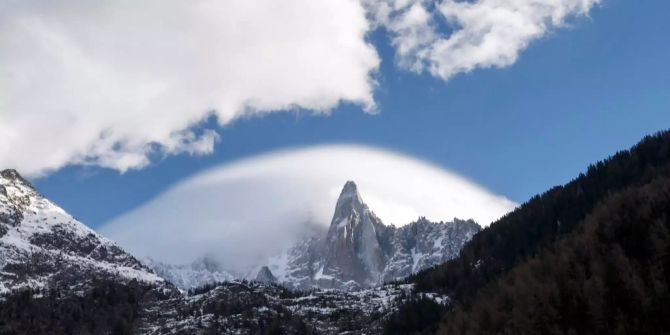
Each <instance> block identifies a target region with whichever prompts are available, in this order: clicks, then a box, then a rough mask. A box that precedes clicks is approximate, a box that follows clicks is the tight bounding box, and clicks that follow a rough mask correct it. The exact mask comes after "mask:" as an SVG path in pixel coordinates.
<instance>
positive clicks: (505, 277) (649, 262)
mask: <svg viewBox="0 0 670 335" xmlns="http://www.w3.org/2000/svg"><path fill="white" fill-rule="evenodd" d="M668 178H670V132H667V131H666V132H661V133H658V134H656V135H653V136H648V137H646V138H645V139H643V140H642V141H641V142H640V143H638V144H637V145H635V146H634V147H633V148H631V149H630V150H626V151H622V152H619V153H617V154H615V155H614V156H612V157H610V158H608V159H606V160H604V161H601V162H598V163H597V164H594V165H591V166H589V168H588V170H587V172H586V173H585V174H580V176H579V177H577V178H576V179H574V180H573V181H571V182H570V183H568V184H566V185H564V186H559V187H555V188H553V189H551V190H549V191H547V192H545V193H544V194H542V195H539V196H536V197H533V198H532V199H530V200H529V201H528V202H526V203H525V204H523V205H522V206H520V207H519V208H518V209H516V210H515V211H513V212H511V213H509V214H507V215H506V216H505V217H503V218H501V219H500V220H498V221H497V222H495V223H493V224H491V225H490V226H489V227H488V228H486V229H484V230H482V231H481V232H480V233H479V234H477V235H475V236H474V237H473V239H472V240H471V241H470V242H468V243H467V244H465V246H464V247H463V249H462V250H461V252H460V254H459V256H458V257H456V258H454V259H452V260H450V261H448V262H446V263H444V264H442V265H439V266H437V267H435V268H431V269H428V270H425V271H422V272H420V273H418V274H416V275H415V276H413V277H412V278H410V279H409V280H410V281H411V282H413V283H415V285H416V289H417V290H418V291H423V292H442V293H444V294H447V295H449V296H450V298H451V299H452V300H451V302H452V304H451V309H452V310H451V311H449V312H447V313H446V314H445V316H444V317H443V318H437V319H435V318H433V319H431V320H424V321H425V322H421V323H420V325H417V327H416V329H412V330H411V331H405V332H404V333H412V332H415V333H419V332H421V331H422V330H424V329H435V328H436V325H435V324H436V323H437V322H440V323H441V328H440V332H442V333H445V334H463V333H468V334H487V333H490V334H493V333H514V334H517V333H518V334H523V333H575V334H580V333H600V334H611V333H621V334H623V333H629V334H630V333H648V334H659V333H667V332H668V331H670V327H669V325H668V321H667V318H666V317H664V316H663V306H668V305H670V299H669V298H670V297H669V296H668V288H669V285H668V284H669V280H670V263H669V261H668V257H669V256H668V255H670V254H669V251H670V244H669V243H670V239H669V233H668V232H669V231H670V217H669V216H668V214H669V213H668V210H669V209H670V195H669V194H668V192H669V191H670V186H669V182H668ZM427 304H430V302H428V303H427ZM400 311H402V313H398V314H396V315H395V316H394V317H392V318H391V319H390V321H389V323H388V324H389V325H393V324H395V323H397V322H402V320H410V319H412V318H415V319H416V318H419V319H421V316H420V315H414V314H413V312H412V311H411V310H409V309H403V308H400ZM440 320H441V321H440ZM387 333H395V332H394V331H393V329H392V327H391V326H389V327H387Z"/></svg>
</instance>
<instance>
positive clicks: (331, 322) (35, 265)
mask: <svg viewBox="0 0 670 335" xmlns="http://www.w3.org/2000/svg"><path fill="white" fill-rule="evenodd" d="M0 176H1V177H0V234H1V235H0V267H1V272H0V293H1V294H2V295H3V300H4V301H3V303H1V304H0V313H2V314H0V315H3V316H10V317H5V318H3V319H2V320H0V333H13V332H18V333H23V332H28V333H49V332H56V333H75V334H99V333H110V332H112V333H133V334H134V333H140V334H162V333H183V334H194V333H196V334H197V333H208V332H212V331H214V332H215V333H268V332H272V331H273V330H281V331H283V332H288V333H301V334H302V333H339V332H342V331H345V330H346V331H348V332H350V333H371V332H372V333H375V332H380V331H381V329H382V326H383V322H384V320H385V317H386V316H387V315H389V314H390V313H392V312H393V311H394V309H395V308H396V306H398V305H399V304H400V303H401V301H403V300H404V299H406V298H407V297H408V296H409V295H411V291H412V285H411V284H405V283H402V282H401V281H402V279H403V278H405V277H407V276H408V275H410V274H413V273H416V272H417V271H420V270H422V269H425V268H428V267H431V266H436V265H438V264H440V263H443V262H444V261H446V260H449V259H451V258H453V257H455V256H457V255H458V252H459V250H460V249H461V247H462V246H463V245H464V244H465V243H466V242H467V241H468V240H470V239H471V238H472V236H474V235H475V234H476V233H477V232H478V231H479V230H480V229H481V228H480V226H479V225H478V224H476V223H475V222H473V221H472V220H468V221H463V220H458V219H455V220H454V221H453V222H446V223H444V222H437V223H434V222H430V221H428V220H426V219H425V218H419V220H417V221H416V222H412V223H410V224H408V225H405V226H403V227H400V228H397V227H395V226H386V225H384V224H383V223H382V221H381V220H380V219H379V218H378V217H377V216H376V215H375V214H374V212H372V211H371V210H370V209H369V208H368V206H367V205H366V204H365V203H364V202H363V200H362V199H361V196H360V194H359V192H358V189H357V186H356V184H355V183H354V182H352V181H350V182H347V183H346V184H345V186H344V188H343V190H342V193H341V195H340V197H339V199H338V201H337V204H336V206H335V213H334V215H333V219H332V223H331V225H330V227H329V228H328V230H327V231H325V230H319V229H316V230H313V231H312V232H311V233H310V234H307V235H305V236H303V238H301V239H300V240H299V241H298V243H296V244H295V245H294V246H293V247H291V248H289V249H288V250H286V251H285V252H283V253H282V254H279V255H276V256H275V257H272V258H271V259H269V260H268V262H267V264H259V265H258V267H257V271H255V272H254V273H252V274H240V273H234V272H231V271H226V270H225V269H224V268H223V266H222V265H220V264H218V263H217V262H215V261H213V260H212V259H211V258H208V257H203V258H201V259H198V260H195V261H194V262H193V263H191V264H188V265H173V264H165V263H162V262H158V261H155V260H152V259H144V260H142V261H140V260H138V259H137V258H135V257H134V256H133V255H130V254H129V253H127V252H125V251H124V250H123V249H122V248H121V247H119V246H118V245H116V244H115V243H114V242H112V241H110V240H109V239H107V238H105V237H103V236H101V235H99V234H98V233H96V232H94V231H93V230H91V229H90V228H88V227H87V226H85V225H84V224H82V223H80V222H78V221H77V220H75V219H74V218H73V217H72V216H71V215H69V214H67V213H66V212H65V211H64V210H63V209H61V208H60V207H58V206H57V205H55V204H54V203H52V202H51V201H49V200H48V199H46V198H44V197H43V196H42V195H40V194H39V192H38V191H37V190H35V189H34V188H33V186H32V185H31V184H30V183H29V182H28V181H27V180H26V179H24V178H23V177H21V176H20V175H19V173H18V172H16V171H15V170H4V171H2V172H1V173H0ZM321 233H325V234H323V235H320V234H321ZM425 296H426V297H428V298H429V299H432V300H434V301H436V302H437V303H439V304H444V303H446V302H447V298H446V297H444V296H439V295H435V294H431V293H428V294H425ZM101 299H102V300H101ZM55 306H58V307H55ZM31 310H34V311H42V312H44V314H42V313H35V314H33V315H30V314H26V312H27V311H31ZM46 310H54V312H53V313H46V312H45V311H46ZM101 313H102V314H104V317H103V318H101ZM47 314H48V315H47ZM61 314H63V315H61Z"/></svg>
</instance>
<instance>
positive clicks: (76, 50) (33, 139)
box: [0, 0, 600, 176]
mask: <svg viewBox="0 0 670 335" xmlns="http://www.w3.org/2000/svg"><path fill="white" fill-rule="evenodd" d="M599 1H600V0H478V1H455V0H285V1H281V2H278V1H274V0H254V1H250V0H225V1H221V0H192V1H181V0H161V1H158V0H147V1H130V0H114V1H113V0H100V1H81V0H79V1H78V0H74V1H72V0H70V1H65V0H53V1H40V0H22V1H2V2H0V166H3V167H14V168H17V169H19V170H21V171H22V172H23V173H25V174H28V175H32V176H38V175H43V174H45V173H48V172H50V171H53V170H57V169H59V168H61V167H63V166H66V165H69V164H81V165H95V166H100V167H106V168H112V169H116V170H118V171H121V172H123V171H126V170H128V169H135V168H141V167H144V166H146V165H147V164H149V163H150V157H153V156H155V155H159V156H164V155H172V154H181V153H186V154H194V155H198V154H208V153H211V152H212V151H213V148H214V144H215V143H216V141H217V140H219V136H218V135H217V133H216V132H214V131H213V130H202V129H198V130H194V129H197V128H198V127H194V126H196V125H198V124H200V123H201V122H202V121H203V120H205V119H207V118H208V117H211V116H214V117H215V118H216V119H217V120H218V122H219V124H221V125H226V124H228V123H230V122H232V121H234V120H236V119H238V118H240V117H244V116H249V115H262V114H265V113H270V112H275V111H282V110H287V109H297V108H300V109H306V110H311V111H313V112H315V113H327V112H328V111H329V110H331V109H332V108H333V107H335V106H337V105H338V104H339V103H340V102H342V101H346V102H351V103H355V104H358V105H360V106H362V108H363V109H364V110H368V111H371V110H374V98H373V93H374V88H375V82H374V78H373V77H374V75H375V73H376V71H377V69H378V66H379V62H380V59H379V56H378V54H377V51H376V50H375V47H374V46H373V45H371V44H370V43H369V42H368V41H366V35H367V34H368V33H369V32H370V31H372V30H373V29H376V28H378V27H384V28H385V29H386V31H388V32H389V33H390V35H391V41H392V44H393V47H394V48H395V52H396V61H397V63H398V65H399V66H401V67H403V68H406V69H410V70H412V71H415V72H428V73H430V74H431V75H433V76H436V77H439V78H442V79H444V80H447V79H449V78H451V77H452V76H454V75H455V74H457V73H462V72H469V71H472V70H474V69H476V68H488V67H505V66H508V65H510V64H513V63H514V62H515V61H516V60H517V58H518V57H519V54H520V53H521V52H522V51H523V50H524V49H525V48H526V47H527V46H528V45H529V44H530V43H531V42H532V41H534V40H537V39H539V38H541V37H542V36H544V35H546V34H547V33H548V32H549V31H551V30H552V29H553V28H556V27H561V26H564V25H566V24H567V22H569V20H570V19H571V18H574V17H579V16H584V15H587V14H588V12H589V11H590V10H591V8H593V7H594V6H595V5H596V4H597V3H599Z"/></svg>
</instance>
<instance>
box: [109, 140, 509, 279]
mask: <svg viewBox="0 0 670 335" xmlns="http://www.w3.org/2000/svg"><path fill="white" fill-rule="evenodd" d="M350 179H351V180H354V181H356V183H357V184H358V187H359V191H360V192H361V195H362V197H363V199H364V200H365V201H366V203H368V205H369V206H370V208H371V209H372V210H373V211H375V213H377V215H378V216H379V217H380V218H381V219H382V220H383V221H384V222H385V223H387V224H389V223H394V224H396V225H403V224H407V223H409V222H411V221H413V220H415V219H416V218H417V217H418V216H420V215H421V216H426V217H427V218H429V219H432V220H436V221H439V220H451V219H452V218H453V217H458V218H474V219H475V220H476V221H478V222H479V223H481V224H484V225H488V224H489V223H490V222H491V221H493V220H495V219H497V218H499V217H501V216H502V215H503V214H505V213H506V212H508V211H510V210H511V209H513V208H514V207H515V206H516V204H515V203H513V202H511V201H510V200H508V199H506V198H504V197H501V196H497V195H495V194H492V193H491V192H489V191H487V190H486V189H484V188H482V187H480V186H478V185H476V184H474V183H472V182H470V181H468V180H466V179H465V178H463V177H461V176H458V175H456V174H454V173H452V172H449V171H446V170H444V169H441V168H439V167H436V166H434V165H431V164H428V163H426V162H423V161H420V160H417V159H414V158H411V157H407V156H404V155H400V154H397V153H393V152H389V151H383V150H380V149H375V148H371V147H361V146H351V145H330V146H316V147H310V148H303V149H295V150H289V151H280V152H274V153H270V154H266V155H262V156H257V157H252V158H249V159H245V160H242V161H238V162H234V163H230V164H226V165H223V166H219V167H216V168H213V169H211V170H209V171H206V172H204V173H201V174H199V175H196V176H194V177H192V178H189V179H188V180H185V181H183V182H181V183H180V184H178V185H176V186H174V187H172V188H171V189H169V190H168V191H166V192H165V193H163V194H161V195H160V196H158V197H157V198H155V199H153V200H152V201H150V202H149V203H147V204H145V205H143V206H141V207H140V208H138V209H136V210H133V211H131V212H130V213H127V214H125V215H123V216H121V217H119V218H116V219H114V220H112V221H111V222H110V223H108V224H106V225H105V226H104V227H103V228H102V229H101V232H102V233H103V234H105V235H106V236H108V237H110V238H112V239H113V240H115V241H118V242H119V243H120V244H121V245H123V246H124V247H126V248H128V249H129V251H131V252H133V253H135V254H137V255H142V256H151V257H153V258H156V259H160V260H164V261H169V262H177V263H182V262H188V261H191V260H193V259H195V258H197V257H201V256H203V255H205V254H213V255H215V256H218V257H219V258H220V260H221V261H222V262H223V264H225V265H226V266H227V267H229V268H234V269H237V270H240V269H243V268H245V267H247V266H250V265H253V264H256V262H258V261H259V260H263V259H265V258H266V257H267V256H268V255H270V254H272V253H273V252H276V251H278V250H279V249H282V248H284V247H286V246H287V245H288V244H289V243H291V241H292V240H293V239H295V236H296V234H297V233H298V232H299V231H301V229H304V224H305V222H307V221H309V222H312V223H316V224H319V225H322V226H327V225H328V224H329V223H330V219H331V216H332V214H333V210H334V207H335V202H336V199H337V196H338V195H339V192H340V190H341V188H342V186H343V185H344V183H345V182H346V181H347V180H350Z"/></svg>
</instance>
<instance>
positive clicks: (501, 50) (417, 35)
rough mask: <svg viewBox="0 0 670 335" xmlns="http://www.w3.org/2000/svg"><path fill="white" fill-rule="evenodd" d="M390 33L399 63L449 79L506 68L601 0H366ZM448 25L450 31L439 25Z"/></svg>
mask: <svg viewBox="0 0 670 335" xmlns="http://www.w3.org/2000/svg"><path fill="white" fill-rule="evenodd" d="M364 3H365V5H366V7H367V8H368V10H369V11H370V13H371V15H372V17H373V18H374V21H376V22H377V24H378V25H381V26H384V27H385V28H386V29H387V30H389V31H390V32H391V35H392V36H391V39H392V43H393V45H394V46H395V48H396V55H397V60H398V63H399V64H400V65H401V66H402V67H404V68H407V69H410V70H412V71H415V72H423V71H427V72H429V73H430V74H432V75H433V76H436V77H439V78H442V79H444V80H447V79H449V78H451V77H452V76H454V75H455V74H458V73H463V72H470V71H472V70H474V69H476V68H489V67H506V66H509V65H511V64H513V63H515V62H516V61H517V59H518V57H519V54H520V53H521V51H523V50H524V49H526V48H527V47H528V45H529V44H530V43H531V42H532V41H534V40H537V39H539V38H541V37H543V36H544V35H546V34H547V33H548V32H549V31H551V29H553V28H557V27H562V26H565V25H566V24H567V22H568V20H569V19H571V18H574V17H579V16H585V15H588V13H589V11H590V10H591V8H593V7H594V6H595V5H596V4H598V3H600V0H477V1H455V0H438V1H427V0H365V1H364ZM441 26H448V27H449V28H450V29H449V30H450V31H449V32H445V31H444V30H445V29H441V28H440V27H441Z"/></svg>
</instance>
